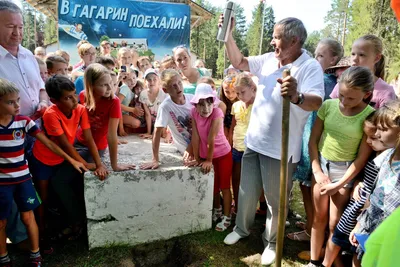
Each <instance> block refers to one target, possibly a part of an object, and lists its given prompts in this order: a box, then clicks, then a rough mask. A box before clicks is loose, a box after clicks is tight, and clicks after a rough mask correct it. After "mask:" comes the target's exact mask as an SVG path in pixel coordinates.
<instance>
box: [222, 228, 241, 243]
mask: <svg viewBox="0 0 400 267" xmlns="http://www.w3.org/2000/svg"><path fill="white" fill-rule="evenodd" d="M241 238H242V237H241V236H240V235H239V234H238V233H236V232H235V231H233V232H232V233H230V234H229V235H227V236H226V237H225V239H224V243H225V244H226V245H233V244H236V243H237V242H238V241H239V240H240V239H241Z"/></svg>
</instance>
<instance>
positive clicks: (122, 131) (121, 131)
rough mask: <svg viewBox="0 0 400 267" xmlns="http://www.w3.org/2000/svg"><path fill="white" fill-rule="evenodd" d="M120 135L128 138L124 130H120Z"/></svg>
mask: <svg viewBox="0 0 400 267" xmlns="http://www.w3.org/2000/svg"><path fill="white" fill-rule="evenodd" d="M118 133H119V136H127V135H128V134H127V133H126V132H125V130H124V128H122V129H120V130H119V131H118Z"/></svg>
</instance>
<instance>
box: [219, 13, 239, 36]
mask: <svg viewBox="0 0 400 267" xmlns="http://www.w3.org/2000/svg"><path fill="white" fill-rule="evenodd" d="M222 24H224V14H221V15H220V16H219V20H218V28H221V27H222ZM234 28H235V17H234V16H232V18H231V28H230V29H229V33H232V31H233V29H234Z"/></svg>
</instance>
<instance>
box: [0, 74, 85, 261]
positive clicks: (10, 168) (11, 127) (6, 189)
mask: <svg viewBox="0 0 400 267" xmlns="http://www.w3.org/2000/svg"><path fill="white" fill-rule="evenodd" d="M18 102H19V90H18V88H16V86H15V85H14V84H13V83H11V82H9V81H7V80H4V79H0V125H1V126H0V140H1V141H0V142H1V147H2V149H1V153H0V168H1V170H2V171H1V172H0V178H1V179H0V207H1V209H0V265H1V266H11V260H10V258H9V256H8V253H7V244H6V224H7V218H8V216H9V215H10V212H11V207H12V205H13V201H15V202H16V204H17V206H18V209H19V210H20V211H21V220H22V222H23V223H24V224H25V226H26V230H27V232H28V237H29V241H30V256H29V261H28V266H41V261H42V258H41V256H40V251H39V233H38V227H37V224H36V221H35V217H34V214H33V210H34V209H35V208H37V207H38V206H39V205H40V199H39V198H38V196H37V195H36V191H35V189H34V187H33V184H32V179H31V174H30V173H29V169H28V164H27V161H26V159H25V156H24V153H25V151H24V141H25V137H26V135H27V134H29V135H31V136H34V137H35V138H36V139H37V140H39V141H37V142H40V143H41V144H42V145H43V146H45V147H47V148H48V149H50V150H51V151H53V152H54V153H56V154H57V155H58V156H59V157H61V158H64V159H66V160H67V161H68V162H69V163H70V164H72V166H73V167H74V168H75V169H77V170H78V171H79V172H82V171H81V169H82V170H84V171H85V170H87V169H86V168H85V166H84V165H83V164H82V163H80V162H77V161H75V160H74V159H72V158H71V157H70V156H68V155H67V154H66V153H65V152H63V150H61V149H60V148H59V147H58V146H57V145H56V144H54V143H53V142H52V141H50V140H49V139H48V138H47V137H46V136H45V135H44V134H43V133H42V132H40V130H39V128H38V127H37V126H36V125H35V122H34V121H32V120H31V119H30V118H28V117H25V116H19V115H18V113H19V103H18ZM3 125H7V126H3Z"/></svg>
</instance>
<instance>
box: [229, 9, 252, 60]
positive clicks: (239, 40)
mask: <svg viewBox="0 0 400 267" xmlns="http://www.w3.org/2000/svg"><path fill="white" fill-rule="evenodd" d="M246 31H247V28H246V16H245V15H244V9H243V7H242V6H241V5H239V4H238V5H236V9H235V29H234V30H233V33H232V34H233V39H235V42H236V45H237V46H238V48H239V50H240V51H241V52H242V54H245V56H247V54H248V51H247V48H246Z"/></svg>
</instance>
